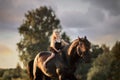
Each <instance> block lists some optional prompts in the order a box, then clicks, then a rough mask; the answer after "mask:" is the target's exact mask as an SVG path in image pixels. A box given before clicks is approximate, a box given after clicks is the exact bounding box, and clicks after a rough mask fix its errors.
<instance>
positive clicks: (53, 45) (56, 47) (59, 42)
mask: <svg viewBox="0 0 120 80" xmlns="http://www.w3.org/2000/svg"><path fill="white" fill-rule="evenodd" d="M63 45H64V46H66V45H68V43H67V42H66V41H64V40H63V39H61V36H60V31H59V30H57V29H55V30H54V31H53V33H52V35H51V41H50V51H51V52H52V53H51V55H50V56H49V57H48V58H47V59H46V61H45V62H44V63H43V64H44V66H46V63H47V62H48V61H49V60H50V59H52V58H53V57H54V56H55V54H58V53H60V51H61V49H62V47H63Z"/></svg>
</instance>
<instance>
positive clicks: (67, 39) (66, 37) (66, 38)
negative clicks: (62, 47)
mask: <svg viewBox="0 0 120 80" xmlns="http://www.w3.org/2000/svg"><path fill="white" fill-rule="evenodd" d="M61 36H62V39H64V40H65V41H66V42H68V43H70V38H69V37H68V36H67V34H66V33H65V32H63V33H62V35H61Z"/></svg>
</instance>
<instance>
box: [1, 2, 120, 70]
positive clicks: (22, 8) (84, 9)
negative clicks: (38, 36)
mask: <svg viewBox="0 0 120 80" xmlns="http://www.w3.org/2000/svg"><path fill="white" fill-rule="evenodd" d="M40 6H48V7H52V9H53V10H54V11H55V14H56V16H57V17H58V19H59V20H60V24H61V25H62V28H63V31H65V32H66V33H67V35H68V36H70V38H71V40H74V39H76V38H77V37H78V36H80V37H84V36H87V38H88V40H90V42H92V43H93V44H99V45H101V44H106V45H107V46H110V47H112V46H113V45H114V44H115V42H116V41H118V40H120V37H119V35H120V0H0V68H15V67H16V64H17V63H18V62H19V63H20V64H21V62H20V61H19V58H18V51H17V46H16V43H18V42H19V41H20V34H19V33H18V28H19V27H20V25H21V24H22V23H23V19H24V18H25V17H24V15H25V13H27V11H28V10H33V9H36V8H39V7H40Z"/></svg>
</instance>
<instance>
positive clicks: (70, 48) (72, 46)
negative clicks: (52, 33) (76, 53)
mask: <svg viewBox="0 0 120 80" xmlns="http://www.w3.org/2000/svg"><path fill="white" fill-rule="evenodd" d="M78 42H79V39H76V40H74V41H73V42H72V43H71V45H70V46H69V49H68V55H71V53H72V52H73V50H74V48H75V47H76V46H77V45H78Z"/></svg>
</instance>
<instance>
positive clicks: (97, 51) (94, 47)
mask: <svg viewBox="0 0 120 80" xmlns="http://www.w3.org/2000/svg"><path fill="white" fill-rule="evenodd" d="M91 48H92V52H91V55H92V58H93V59H95V58H97V57H98V55H100V54H102V53H103V49H102V48H101V47H99V45H92V47H91Z"/></svg>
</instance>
